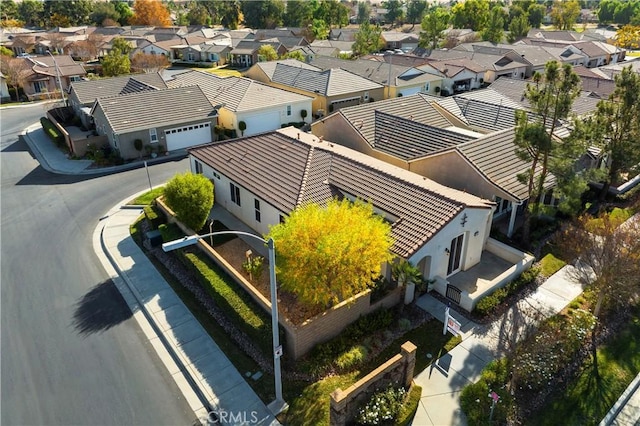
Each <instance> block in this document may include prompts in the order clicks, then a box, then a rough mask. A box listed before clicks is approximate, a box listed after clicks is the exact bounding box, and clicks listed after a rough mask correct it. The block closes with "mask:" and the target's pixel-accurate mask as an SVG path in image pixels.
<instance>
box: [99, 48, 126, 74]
mask: <svg viewBox="0 0 640 426" xmlns="http://www.w3.org/2000/svg"><path fill="white" fill-rule="evenodd" d="M101 64H102V73H103V74H104V75H105V77H116V76H118V75H123V74H129V72H130V71H131V60H130V59H129V55H124V54H122V52H120V49H118V48H117V47H114V48H113V49H111V52H109V54H108V55H106V56H105V57H104V58H102V62H101Z"/></svg>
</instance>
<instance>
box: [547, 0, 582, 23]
mask: <svg viewBox="0 0 640 426" xmlns="http://www.w3.org/2000/svg"><path fill="white" fill-rule="evenodd" d="M579 16H580V3H578V0H567V1H560V0H556V1H555V2H554V3H553V7H552V8H551V22H552V23H553V26H554V27H556V28H557V29H559V30H572V29H573V26H574V25H575V23H576V21H577V20H578V17H579Z"/></svg>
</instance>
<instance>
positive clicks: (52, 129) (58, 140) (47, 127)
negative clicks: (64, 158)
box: [40, 117, 64, 146]
mask: <svg viewBox="0 0 640 426" xmlns="http://www.w3.org/2000/svg"><path fill="white" fill-rule="evenodd" d="M40 124H42V128H43V129H44V132H45V133H46V134H47V136H49V138H51V140H52V141H53V142H54V143H55V144H56V145H58V146H63V145H64V136H62V134H61V133H60V131H59V130H58V128H57V127H56V126H55V124H53V123H52V122H51V120H49V119H48V118H46V117H42V118H40Z"/></svg>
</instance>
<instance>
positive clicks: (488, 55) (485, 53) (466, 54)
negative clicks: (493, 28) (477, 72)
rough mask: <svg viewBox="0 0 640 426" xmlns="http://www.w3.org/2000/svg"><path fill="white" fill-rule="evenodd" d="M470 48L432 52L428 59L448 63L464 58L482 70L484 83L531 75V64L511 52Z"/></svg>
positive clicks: (476, 47) (496, 48)
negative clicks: (501, 78)
mask: <svg viewBox="0 0 640 426" xmlns="http://www.w3.org/2000/svg"><path fill="white" fill-rule="evenodd" d="M466 46H469V45H466ZM466 46H465V47H466ZM471 48H472V50H467V49H464V48H460V46H458V47H456V48H455V49H452V50H433V51H431V54H430V55H429V59H430V60H440V61H443V60H444V61H448V62H449V61H450V60H451V59H457V58H466V59H467V60H468V61H471V62H470V63H473V64H476V65H477V66H476V69H480V68H483V69H484V76H483V80H484V82H485V83H491V82H493V81H494V80H496V79H498V78H500V77H511V78H527V77H530V76H531V75H532V71H531V70H532V64H531V63H530V62H529V61H528V60H526V59H524V58H523V57H522V56H521V55H520V54H518V53H517V52H514V51H513V50H505V49H503V48H500V47H497V46H491V45H473V44H472V45H471Z"/></svg>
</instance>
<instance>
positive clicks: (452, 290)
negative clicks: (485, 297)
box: [447, 284, 461, 305]
mask: <svg viewBox="0 0 640 426" xmlns="http://www.w3.org/2000/svg"><path fill="white" fill-rule="evenodd" d="M460 293H461V291H460V289H459V288H458V287H456V286H452V285H451V284H447V299H449V300H453V301H454V302H456V303H457V304H458V305H459V304H460Z"/></svg>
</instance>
